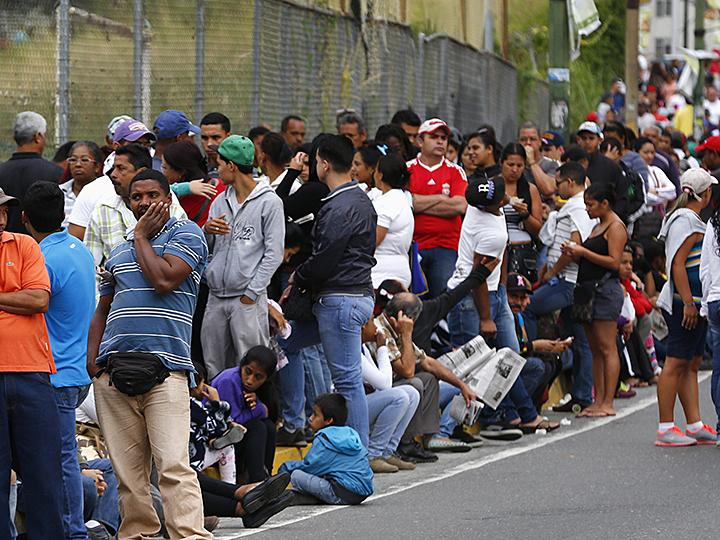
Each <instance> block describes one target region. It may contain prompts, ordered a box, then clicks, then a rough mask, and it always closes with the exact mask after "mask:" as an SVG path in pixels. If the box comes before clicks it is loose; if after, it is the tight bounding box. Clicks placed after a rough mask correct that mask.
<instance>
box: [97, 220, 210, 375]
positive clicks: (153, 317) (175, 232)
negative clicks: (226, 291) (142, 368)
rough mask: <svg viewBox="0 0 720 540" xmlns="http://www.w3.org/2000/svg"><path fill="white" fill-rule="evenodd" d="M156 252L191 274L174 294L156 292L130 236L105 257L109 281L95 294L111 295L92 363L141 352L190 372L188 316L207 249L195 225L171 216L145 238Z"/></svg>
mask: <svg viewBox="0 0 720 540" xmlns="http://www.w3.org/2000/svg"><path fill="white" fill-rule="evenodd" d="M150 243H151V245H152V247H153V249H154V250H155V253H156V254H157V255H158V256H160V257H162V256H163V255H173V256H175V257H179V258H180V259H182V260H183V261H184V262H185V263H186V264H187V265H188V266H189V267H190V268H192V271H191V272H190V274H188V277H187V278H186V279H185V281H183V282H182V283H181V284H180V285H179V286H178V287H177V288H176V289H175V290H174V291H172V292H170V293H168V294H158V293H157V292H156V291H155V289H154V288H153V286H152V285H151V284H150V282H148V281H147V280H146V279H145V276H144V275H143V273H142V270H141V268H140V265H139V264H138V262H137V257H136V255H135V245H134V242H133V237H132V233H131V234H130V235H129V236H128V239H127V240H126V241H125V242H123V243H122V244H119V245H118V246H116V247H115V248H114V249H113V250H112V252H111V253H110V258H109V259H108V261H107V263H106V264H105V268H106V269H107V271H108V272H110V274H112V277H113V281H114V283H113V282H108V281H103V283H101V284H100V296H106V295H114V297H113V300H112V304H111V305H110V313H109V314H108V318H107V323H106V325H105V333H104V334H103V337H102V342H101V343H100V352H99V354H98V357H97V364H98V365H101V364H104V363H105V362H107V358H108V356H109V355H111V354H113V353H117V352H143V353H148V354H154V355H156V356H158V358H160V360H161V361H162V362H163V364H164V365H165V366H166V367H167V368H168V369H169V370H187V371H190V372H193V373H194V371H195V370H194V368H193V364H192V362H191V360H190V338H191V334H192V318H193V312H194V311H195V304H196V302H197V293H198V288H199V285H200V276H201V275H202V273H203V270H204V269H205V265H206V264H207V258H208V248H207V244H206V243H205V236H204V235H203V233H202V231H201V230H200V227H198V226H197V225H196V224H195V223H193V222H192V221H189V220H185V219H184V220H180V221H178V220H177V219H175V218H170V219H169V220H168V222H167V223H166V224H165V225H164V226H163V228H162V229H161V230H160V232H159V233H158V234H157V235H156V236H155V237H154V238H152V239H151V240H150Z"/></svg>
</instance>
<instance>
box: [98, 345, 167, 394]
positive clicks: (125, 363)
mask: <svg viewBox="0 0 720 540" xmlns="http://www.w3.org/2000/svg"><path fill="white" fill-rule="evenodd" d="M107 373H108V376H109V377H110V386H114V387H115V388H117V389H118V390H119V391H120V392H122V393H123V394H126V395H128V396H139V395H141V394H145V393H146V392H149V391H150V390H152V389H153V388H154V387H155V385H158V384H160V383H162V382H163V381H164V380H165V379H167V378H168V377H169V376H170V370H169V369H168V368H166V367H165V365H164V364H163V363H162V361H161V360H160V359H159V358H158V357H157V356H155V355H154V354H148V353H141V352H132V353H114V354H111V355H110V356H109V357H108V361H107Z"/></svg>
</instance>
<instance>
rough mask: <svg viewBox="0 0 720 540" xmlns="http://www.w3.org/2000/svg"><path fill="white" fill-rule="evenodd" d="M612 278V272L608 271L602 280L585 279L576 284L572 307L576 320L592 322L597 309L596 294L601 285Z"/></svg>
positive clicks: (584, 322)
mask: <svg viewBox="0 0 720 540" xmlns="http://www.w3.org/2000/svg"><path fill="white" fill-rule="evenodd" d="M608 279H610V272H606V273H605V275H604V276H603V277H602V278H601V279H600V281H583V282H581V283H578V284H577V285H575V290H574V291H573V305H572V307H571V308H570V313H571V314H572V317H573V319H574V320H575V322H578V323H580V324H590V323H591V322H592V320H593V312H594V310H595V295H596V294H597V290H598V288H599V287H600V286H602V285H603V284H604V283H605V282H606V281H607V280H608Z"/></svg>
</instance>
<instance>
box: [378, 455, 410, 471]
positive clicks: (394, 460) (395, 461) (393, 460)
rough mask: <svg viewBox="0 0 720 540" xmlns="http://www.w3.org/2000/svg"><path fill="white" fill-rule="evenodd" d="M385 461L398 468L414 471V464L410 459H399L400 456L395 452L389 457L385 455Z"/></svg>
mask: <svg viewBox="0 0 720 540" xmlns="http://www.w3.org/2000/svg"><path fill="white" fill-rule="evenodd" d="M385 461H387V462H388V463H389V464H390V465H395V466H396V467H397V468H398V469H400V470H401V471H414V470H415V464H414V463H412V462H411V461H405V460H403V459H400V456H398V455H397V454H393V455H392V456H390V457H386V458H385Z"/></svg>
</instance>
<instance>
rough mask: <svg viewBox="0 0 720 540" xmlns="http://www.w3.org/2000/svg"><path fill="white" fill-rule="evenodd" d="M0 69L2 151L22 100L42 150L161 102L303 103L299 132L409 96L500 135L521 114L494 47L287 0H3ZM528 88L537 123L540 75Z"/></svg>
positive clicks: (228, 106)
mask: <svg viewBox="0 0 720 540" xmlns="http://www.w3.org/2000/svg"><path fill="white" fill-rule="evenodd" d="M0 72H2V73H3V74H4V76H3V77H2V78H0V97H1V98H2V99H1V100H0V156H1V157H3V158H6V157H7V156H9V154H10V153H11V152H12V149H13V146H14V145H13V142H12V132H11V127H12V122H13V118H14V115H15V114H16V113H17V112H18V111H21V110H27V109H32V110H36V111H37V112H39V113H41V114H42V115H43V116H45V118H46V119H47V120H48V135H49V137H48V140H49V143H50V144H49V148H48V151H49V152H51V151H52V150H53V148H54V147H56V146H58V145H59V144H62V143H63V142H65V141H67V140H75V139H79V138H83V139H85V138H87V139H91V140H95V141H98V142H102V140H103V138H104V135H105V129H106V126H107V123H108V121H109V120H110V119H111V118H112V117H114V116H116V115H118V114H130V115H133V116H135V117H136V118H140V119H142V120H143V121H145V122H146V123H148V124H152V121H153V119H154V117H155V116H156V115H157V114H158V113H159V112H160V111H162V110H164V109H168V108H174V109H180V110H183V111H185V112H186V113H187V114H188V116H189V117H191V118H193V119H194V120H195V121H199V119H200V118H201V117H202V115H203V114H204V113H206V112H210V111H215V110H219V111H222V112H224V113H225V114H227V115H228V116H229V117H230V118H231V119H232V121H233V130H234V131H235V132H246V131H247V130H248V129H249V128H250V127H252V126H254V125H257V124H259V123H265V124H269V125H270V126H271V127H273V128H275V129H278V128H279V124H280V120H281V119H282V117H283V116H285V115H286V114H290V113H293V114H300V115H301V116H303V117H305V118H307V120H308V126H307V127H308V135H309V136H312V135H315V134H317V133H319V132H320V131H332V130H334V127H335V115H336V111H337V110H339V109H346V108H347V109H354V110H356V111H357V112H359V113H360V114H361V115H362V116H363V117H364V118H365V120H366V123H367V125H368V128H369V131H370V135H371V136H372V134H373V133H374V131H375V129H376V128H377V127H378V126H379V125H381V124H384V123H387V122H388V121H389V119H390V117H391V116H392V114H393V113H394V111H396V110H397V109H401V108H406V107H408V106H411V107H412V108H414V109H415V110H416V111H418V113H419V114H420V115H421V116H424V117H430V116H439V117H441V118H443V119H445V120H446V121H447V122H448V123H450V124H451V125H454V126H456V127H457V128H458V129H460V130H461V131H462V132H470V131H472V130H474V129H476V128H477V127H478V126H479V125H480V124H482V123H489V124H492V125H494V126H495V127H496V130H497V133H498V137H499V138H500V139H501V140H504V141H505V140H509V139H511V138H512V137H513V136H514V132H515V129H516V127H517V124H518V123H519V121H520V120H521V119H519V118H518V114H519V108H518V90H517V74H516V70H515V69H514V68H513V66H511V65H510V64H508V63H506V62H505V61H503V60H502V59H500V58H498V57H497V56H495V55H493V54H491V53H485V52H479V51H477V50H475V49H473V48H471V47H468V46H466V45H464V44H462V43H459V42H457V41H455V40H453V39H451V38H449V37H447V36H444V35H433V36H424V35H422V34H420V35H419V36H418V35H414V34H413V33H412V31H411V30H410V28H409V27H407V26H404V25H401V24H397V23H392V22H387V21H380V20H367V21H364V22H362V23H361V22H360V21H358V20H357V19H355V18H352V17H349V16H345V15H342V14H339V13H337V12H332V11H327V10H323V9H319V8H307V7H301V6H298V5H296V4H294V3H292V2H290V1H288V0H194V1H190V0H152V1H148V0H145V1H143V0H112V1H107V0H57V1H53V0H0ZM529 100H530V101H531V102H532V105H529V106H527V107H526V110H528V111H532V112H533V114H534V115H535V116H534V119H535V120H537V121H538V122H539V123H540V124H541V125H543V126H544V125H546V124H547V121H546V117H547V110H548V108H547V105H546V103H547V87H546V86H545V87H544V88H543V87H542V85H538V90H537V92H536V94H533V95H532V96H530V97H529Z"/></svg>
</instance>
